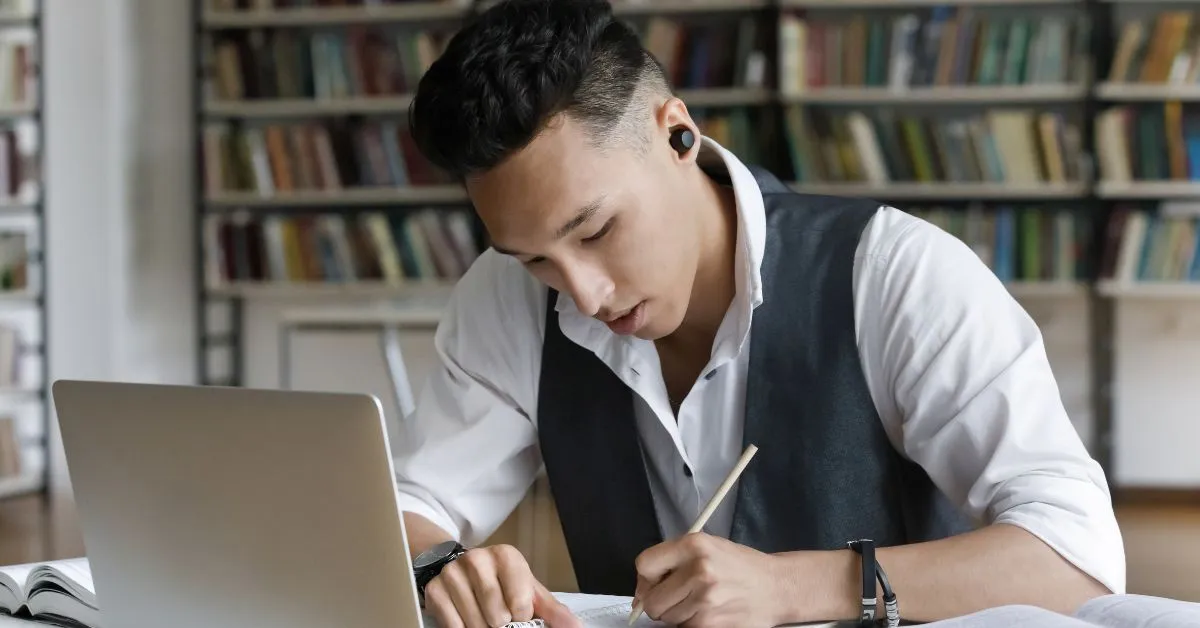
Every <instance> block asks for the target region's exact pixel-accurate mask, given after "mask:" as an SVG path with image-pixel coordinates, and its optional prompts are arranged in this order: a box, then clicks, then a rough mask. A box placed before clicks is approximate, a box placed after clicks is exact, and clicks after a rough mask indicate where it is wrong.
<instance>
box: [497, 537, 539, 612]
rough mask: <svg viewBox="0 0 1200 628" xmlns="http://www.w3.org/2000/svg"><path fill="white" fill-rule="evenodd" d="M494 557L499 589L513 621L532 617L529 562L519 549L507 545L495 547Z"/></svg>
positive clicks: (532, 581)
mask: <svg viewBox="0 0 1200 628" xmlns="http://www.w3.org/2000/svg"><path fill="white" fill-rule="evenodd" d="M495 558H496V575H497V577H498V578H499V579H500V590H501V593H502V594H503V595H504V604H505V606H507V607H508V610H509V612H510V613H512V619H513V621H529V620H531V619H533V586H534V578H533V573H532V572H530V571H529V563H527V562H526V561H525V557H524V556H522V555H521V552H520V551H519V550H517V549H516V548H515V547H512V546H509V545H505V546H500V547H497V548H496V550H495Z"/></svg>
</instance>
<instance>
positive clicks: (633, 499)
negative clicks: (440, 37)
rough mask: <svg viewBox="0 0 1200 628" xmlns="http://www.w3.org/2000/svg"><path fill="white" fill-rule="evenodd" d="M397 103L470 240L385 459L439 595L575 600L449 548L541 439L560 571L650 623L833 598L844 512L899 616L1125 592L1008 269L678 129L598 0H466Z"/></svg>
mask: <svg viewBox="0 0 1200 628" xmlns="http://www.w3.org/2000/svg"><path fill="white" fill-rule="evenodd" d="M411 125H412V129H413V132H414V134H415V136H416V140H417V142H418V144H419V146H420V148H421V150H422V151H423V152H424V154H425V155H427V156H428V157H429V158H430V159H431V160H432V161H433V162H434V163H436V164H437V165H439V166H440V167H442V168H445V169H446V170H448V171H450V172H453V173H454V174H456V175H458V176H459V177H461V179H462V181H463V182H464V183H465V185H466V189H467V191H468V193H469V195H470V198H471V201H472V202H473V204H474V206H475V208H476V210H477V211H478V213H479V215H480V217H481V218H482V221H483V223H484V224H485V226H486V228H487V231H488V234H489V236H490V238H491V240H492V242H493V247H492V248H491V249H489V250H488V251H487V252H485V253H484V254H483V255H482V257H481V258H480V259H479V260H478V261H477V262H476V263H475V264H474V265H473V267H472V268H471V269H470V272H469V273H467V275H466V276H465V277H464V278H463V279H462V281H461V283H460V284H459V286H458V287H457V289H456V290H455V293H454V295H453V298H452V300H451V302H450V304H449V306H448V309H447V311H446V314H445V317H444V319H443V321H442V324H441V325H440V327H439V329H438V332H437V336H436V346H437V350H438V357H439V358H440V364H439V367H438V369H437V370H436V372H435V373H434V374H433V377H432V380H431V381H430V382H429V383H428V385H427V386H426V387H425V389H424V393H423V395H422V396H421V398H420V400H419V405H418V408H417V410H416V412H415V413H414V414H413V415H412V416H410V417H408V418H407V421H406V424H405V431H406V434H405V438H404V439H403V440H402V442H400V443H399V447H400V448H401V451H400V452H399V453H398V456H397V461H396V465H397V466H396V468H397V472H398V475H399V480H400V487H401V489H400V493H401V494H400V499H401V503H402V508H403V510H404V511H405V520H406V522H407V525H408V533H409V537H408V538H409V542H410V544H411V547H412V551H413V554H414V556H417V564H418V567H419V571H420V573H419V577H418V579H419V581H420V582H421V583H422V584H421V586H422V590H423V594H424V596H425V600H426V605H427V607H428V608H429V609H430V610H431V612H432V613H433V614H434V615H435V616H436V617H437V619H438V620H439V622H441V625H443V626H449V627H453V626H467V627H472V628H473V627H476V626H500V625H503V624H504V623H505V622H507V621H509V620H514V619H516V620H520V619H528V618H529V617H531V616H534V615H536V616H540V617H543V618H546V619H548V620H549V623H551V624H552V625H554V626H555V627H556V628H558V627H560V626H571V625H576V623H575V622H574V621H573V618H572V617H571V616H570V613H568V612H566V611H565V609H563V608H562V607H561V606H560V605H558V604H557V603H556V602H555V601H554V600H553V598H552V597H551V596H550V595H549V594H548V593H547V592H546V589H545V587H544V586H543V585H541V584H540V583H538V582H537V581H536V580H535V579H534V577H533V576H532V575H531V572H530V569H529V566H528V565H527V563H526V562H525V560H524V558H523V557H522V556H521V555H520V554H519V553H518V552H516V551H514V550H513V549H512V548H507V547H497V548H490V547H474V546H475V545H477V544H478V543H480V542H481V541H482V540H483V539H485V538H486V537H488V536H489V535H490V534H491V533H492V532H493V531H494V530H495V529H496V528H497V527H498V526H499V524H500V523H501V522H502V521H503V520H504V519H505V517H506V516H508V515H509V514H510V512H511V511H512V510H513V509H514V507H515V506H516V505H517V503H518V502H519V501H520V499H521V498H522V496H523V495H524V493H525V491H526V489H527V488H528V487H529V486H530V484H531V482H533V480H534V478H535V476H536V475H537V474H538V473H539V471H540V470H542V468H543V466H544V469H545V471H546V473H547V474H548V478H549V481H550V485H551V488H552V491H553V495H554V498H555V503H556V505H557V507H558V510H559V515H560V518H561V520H562V522H563V529H564V533H565V536H566V539H567V542H568V545H569V549H570V553H571V558H572V562H573V565H574V567H575V569H576V573H577V577H578V581H579V583H580V586H581V588H582V589H583V590H584V591H590V592H597V593H612V594H627V595H632V594H636V597H637V599H638V600H639V601H640V602H642V603H643V604H644V606H645V609H646V612H647V614H648V615H649V616H650V617H652V618H656V619H662V620H664V621H666V622H669V623H672V624H680V625H684V626H696V627H702V626H740V627H757V626H764V627H765V626H774V625H778V624H783V623H787V622H800V621H809V620H825V619H839V618H854V617H856V616H857V615H858V612H859V607H860V604H861V599H860V598H861V596H862V594H861V575H860V572H859V571H858V570H859V569H860V566H859V565H860V563H859V557H858V556H857V554H855V553H854V552H852V551H850V550H848V549H846V547H847V542H848V541H851V540H854V539H860V538H869V539H872V540H873V541H874V542H875V543H876V544H877V545H878V546H879V547H880V549H879V550H878V553H877V556H878V560H879V563H880V565H882V566H883V568H884V569H885V570H886V574H887V576H888V578H889V579H890V582H891V584H892V586H893V588H894V589H895V592H896V594H897V596H898V602H899V605H900V609H901V612H902V614H903V616H904V617H905V618H906V619H912V620H918V621H920V620H933V619H937V618H943V617H949V616H955V615H961V614H965V613H968V612H972V611H975V610H978V609H982V608H986V607H992V606H997V605H1004V604H1013V603H1022V604H1033V605H1038V606H1043V607H1046V608H1050V609H1054V610H1059V611H1070V610H1072V609H1073V608H1074V607H1076V606H1077V605H1078V604H1080V603H1081V602H1082V601H1084V600H1086V599H1089V598H1091V597H1094V596H1096V595H1098V594H1103V593H1107V592H1110V591H1115V592H1121V591H1123V589H1124V586H1125V575H1124V555H1123V550H1122V542H1121V537H1120V533H1119V531H1118V528H1117V525H1116V522H1115V519H1114V516H1113V511H1112V508H1111V505H1110V500H1109V494H1108V489H1107V484H1106V482H1105V478H1104V477H1103V474H1102V472H1101V470H1100V468H1099V466H1098V465H1097V464H1096V463H1095V462H1094V461H1093V460H1092V459H1091V458H1090V457H1089V456H1088V454H1087V452H1086V450H1085V448H1084V447H1083V446H1082V444H1081V442H1080V440H1079V438H1078V436H1077V435H1076V433H1075V431H1074V430H1073V428H1072V425H1071V424H1070V422H1069V421H1068V418H1067V416H1066V414H1065V412H1064V409H1063V404H1062V402H1061V400H1060V398H1059V394H1058V390H1057V387H1056V383H1055V380H1054V377H1053V375H1052V374H1051V371H1050V367H1049V365H1048V363H1047V359H1046V355H1045V352H1044V349H1043V346H1042V340H1041V336H1040V334H1039V332H1038V329H1037V327H1036V326H1035V325H1034V323H1033V322H1032V321H1031V320H1030V318H1029V317H1028V316H1027V315H1026V313H1025V312H1024V311H1023V310H1022V309H1021V308H1020V307H1019V306H1018V305H1017V304H1016V303H1015V302H1014V301H1013V299H1012V298H1010V296H1009V294H1008V293H1007V292H1006V290H1005V288H1004V286H1003V285H1001V283H999V282H998V281H997V279H996V277H995V276H994V275H993V274H992V273H991V272H990V271H989V270H988V269H987V268H986V267H985V266H984V265H983V264H982V263H981V262H980V260H979V259H978V257H977V256H976V255H975V254H974V253H973V252H972V251H971V250H969V249H968V248H967V247H966V246H964V245H963V244H962V243H960V242H959V241H958V240H956V239H954V238H953V237H951V236H949V235H948V234H946V233H944V232H942V231H940V230H938V229H936V228H934V227H933V226H931V225H930V224H928V223H925V222H921V221H919V220H916V219H915V218H913V217H910V216H909V215H906V214H904V213H902V212H900V211H898V210H896V209H893V208H890V207H885V206H880V205H879V204H878V203H873V202H870V201H865V200H856V199H838V198H829V197H816V196H804V195H798V194H795V193H793V192H791V191H790V190H788V189H787V188H786V187H784V186H783V185H782V184H780V183H779V181H778V180H776V179H775V178H774V177H772V176H771V175H770V174H768V173H767V172H766V171H764V170H762V169H759V168H756V167H753V166H750V165H746V164H743V163H741V162H739V160H738V159H737V158H736V157H735V156H734V155H732V154H730V153H729V152H728V151H726V150H725V149H724V148H722V147H721V146H718V145H717V144H716V143H715V142H713V141H711V140H710V139H708V138H703V137H701V136H700V134H699V131H698V129H697V126H696V123H695V122H694V121H693V120H692V119H691V118H690V117H689V115H688V111H687V108H686V107H685V106H684V104H683V103H682V102H681V101H680V100H679V99H677V98H676V97H674V96H673V95H672V92H671V90H670V89H669V87H668V85H667V83H666V82H665V81H664V78H663V75H662V73H661V71H660V69H659V66H658V65H657V64H656V63H655V62H654V61H653V59H652V58H651V57H650V56H648V54H647V53H646V52H645V51H644V50H643V48H642V47H641V45H640V44H639V42H638V40H637V38H636V36H635V34H634V33H632V32H631V31H630V30H628V29H627V28H626V27H625V26H624V25H623V24H622V23H621V22H620V21H619V20H616V19H614V18H613V17H612V14H611V10H610V7H609V6H608V5H607V4H606V3H605V2H602V1H599V0H509V1H507V2H501V3H500V4H499V5H498V6H495V7H494V8H492V9H490V10H488V11H487V12H486V13H485V14H483V15H482V17H480V18H478V19H477V20H475V21H473V22H472V23H471V24H470V25H468V26H466V27H465V28H464V29H463V30H462V31H461V32H460V33H459V34H458V35H457V36H456V37H455V38H454V40H453V41H452V42H451V43H450V44H449V47H448V49H447V50H446V52H445V53H444V55H443V56H442V57H441V58H440V59H438V60H437V62H436V63H434V64H433V66H432V67H431V68H430V69H429V71H428V73H427V74H426V75H425V77H424V78H423V80H422V82H421V84H420V87H419V90H418V92H417V94H416V97H415V100H414V103H413V106H412V110H411ZM748 443H753V444H755V445H757V446H758V447H759V452H758V454H757V456H756V457H755V458H754V460H753V461H752V462H751V464H750V465H749V467H748V468H747V469H746V471H745V473H744V474H743V475H742V476H741V479H740V481H739V482H738V485H737V486H735V488H734V490H733V491H732V492H731V493H730V495H729V497H728V498H726V499H725V501H724V502H723V504H722V505H721V507H720V508H719V509H718V510H717V511H716V514H715V515H714V516H713V517H712V518H711V519H710V520H709V523H708V525H707V526H706V528H705V530H704V531H703V532H702V533H699V534H693V535H685V534H684V533H685V532H686V531H687V528H688V527H690V525H691V523H692V521H693V520H694V519H695V517H696V516H697V514H698V513H699V511H700V510H701V509H702V508H703V506H704V504H705V502H706V501H707V500H708V498H709V497H710V496H711V495H712V494H713V493H714V492H715V491H716V489H717V486H718V485H719V484H720V483H721V482H722V480H723V479H724V478H725V476H726V474H727V473H728V472H729V470H730V468H731V467H732V466H733V464H734V461H735V460H736V459H737V458H738V456H739V455H740V453H741V452H742V450H743V448H744V447H745V446H746V444H748ZM456 541H461V542H462V543H463V544H464V545H465V546H466V547H468V548H471V549H468V550H466V551H465V553H464V552H463V551H462V550H461V548H459V547H458V546H457V545H456V543H455V542H456ZM430 578H432V579H430ZM426 580H428V584H425V582H426Z"/></svg>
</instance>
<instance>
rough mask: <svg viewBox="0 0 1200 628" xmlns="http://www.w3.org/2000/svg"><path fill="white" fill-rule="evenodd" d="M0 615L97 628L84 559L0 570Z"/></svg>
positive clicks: (97, 617)
mask: <svg viewBox="0 0 1200 628" xmlns="http://www.w3.org/2000/svg"><path fill="white" fill-rule="evenodd" d="M0 612H3V613H6V614H8V615H12V616H14V617H22V618H26V619H33V620H35V621H40V622H44V623H47V624H52V625H60V626H70V627H72V628H98V627H99V626H100V612H99V611H98V610H97V609H96V587H95V586H94V585H93V584H92V573H91V570H90V569H89V568H88V562H87V559H86V558H73V559H70V560H61V561H51V562H45V563H31V564H25V565H11V566H7V567H0Z"/></svg>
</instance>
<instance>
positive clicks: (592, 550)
mask: <svg viewBox="0 0 1200 628" xmlns="http://www.w3.org/2000/svg"><path fill="white" fill-rule="evenodd" d="M752 171H753V172H754V175H755V177H756V178H757V179H758V183H759V186H760V187H761V188H762V191H763V200H764V202H765V208H766V218H767V231H766V236H767V237H766V247H765V251H764V256H763V261H762V267H761V268H762V270H761V274H762V282H763V303H762V304H761V305H760V306H759V307H758V308H757V309H756V310H755V312H754V316H753V324H752V327H751V332H750V333H751V338H750V365H749V369H750V372H749V378H748V381H747V387H746V400H745V426H744V429H743V432H744V443H743V446H744V445H745V444H749V443H753V444H754V445H756V446H758V448H759V451H758V453H757V454H756V455H755V457H754V460H752V461H751V463H750V465H749V466H748V467H747V468H746V470H745V472H744V473H743V474H742V477H741V479H740V481H739V485H738V491H737V495H736V497H735V496H734V495H729V496H727V497H726V499H736V502H735V509H734V519H733V529H732V534H731V540H733V541H735V542H737V543H741V544H743V545H747V546H750V547H754V548H757V549H759V550H761V551H764V552H783V551H792V550H807V549H841V548H845V546H846V541H848V540H851V539H857V538H872V539H874V540H875V541H876V543H878V544H879V545H882V546H887V545H898V544H904V543H911V542H917V541H923V540H932V539H937V538H944V537H946V536H950V535H953V534H957V533H959V532H963V531H967V530H969V529H971V527H972V524H971V523H970V522H969V521H968V520H967V519H966V518H965V517H963V516H962V515H961V514H959V513H958V511H957V510H956V509H955V508H954V507H953V505H951V504H950V503H949V502H948V501H947V500H946V499H945V497H944V496H943V495H942V494H941V493H940V492H939V491H938V489H937V488H936V487H935V486H934V485H933V483H932V482H931V481H930V479H929V477H928V476H927V475H926V474H925V472H924V471H923V470H922V469H921V468H920V467H919V466H917V465H916V464H914V463H912V462H911V461H908V460H907V459H905V458H903V457H902V456H901V455H900V454H899V453H898V452H897V451H896V450H895V449H894V448H893V447H892V445H891V442H890V441H889V440H888V438H887V435H886V433H885V432H884V430H883V426H882V425H881V423H880V418H879V415H878V414H877V413H876V410H875V406H874V404H873V403H872V401H871V396H870V393H869V391H868V389H867V383H866V379H865V378H864V375H863V370H862V365H861V363H860V361H859V355H858V344H857V342H856V337H855V332H854V303H853V289H852V287H853V279H852V277H853V275H852V273H853V264H854V255H855V251H856V249H857V246H858V242H859V237H860V235H861V234H862V232H863V229H864V228H865V226H866V224H867V222H868V221H869V220H870V218H871V216H872V215H873V214H874V213H875V211H876V210H877V209H878V207H879V203H876V202H873V201H867V200H858V199H844V198H834V197H825V196H810V195H801V194H796V193H794V192H792V191H791V190H789V189H788V188H787V187H785V186H784V185H783V184H781V183H780V182H779V181H778V180H777V179H776V178H775V177H773V176H771V175H770V174H768V173H767V172H765V171H763V170H761V169H758V168H753V169H752ZM555 297H556V293H554V292H553V291H552V292H551V293H550V295H549V299H548V302H547V308H546V333H545V341H544V344H543V349H542V371H541V379H540V384H539V386H540V389H539V394H538V410H537V424H538V435H539V439H540V446H541V452H542V457H543V459H544V461H545V465H546V472H547V477H548V479H549V483H550V488H551V493H552V495H553V498H554V501H555V504H556V505H557V508H558V514H559V518H560V520H561V521H562V526H563V533H564V535H565V538H566V541H567V546H568V550H569V552H570V556H571V561H572V564H573V566H574V568H575V574H576V578H577V581H578V583H579V586H580V590H581V591H583V592H587V593H607V594H615V595H632V594H633V589H634V586H635V584H636V578H635V572H634V566H633V565H634V559H635V558H636V557H637V555H638V554H639V553H640V552H641V551H642V550H644V549H646V548H647V547H650V546H651V545H654V544H656V543H659V542H661V541H662V540H663V538H662V533H661V531H660V528H659V525H658V519H657V515H656V514H655V511H654V505H653V502H652V499H651V494H650V488H649V483H648V480H647V475H646V470H645V466H644V463H643V459H642V451H641V445H640V439H639V438H638V434H637V429H636V426H635V421H634V414H633V408H634V400H633V393H632V391H631V390H630V389H629V388H628V387H627V386H625V384H624V383H623V382H621V380H620V379H619V378H618V377H617V376H616V375H615V374H613V372H612V371H611V370H610V369H609V368H608V366H606V365H605V364H604V363H603V362H602V361H601V360H600V359H599V358H597V357H596V356H595V355H594V354H593V353H592V352H591V351H589V350H587V349H584V348H582V347H580V346H579V345H577V344H575V343H574V342H572V341H571V340H569V339H567V338H566V337H565V336H564V335H563V334H562V331H561V330H560V329H559V326H558V316H557V313H556V312H555V309H554V305H555ZM701 498H702V501H707V500H708V498H709V496H708V495H703V496H701Z"/></svg>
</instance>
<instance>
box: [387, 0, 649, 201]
mask: <svg viewBox="0 0 1200 628" xmlns="http://www.w3.org/2000/svg"><path fill="white" fill-rule="evenodd" d="M655 94H663V95H669V94H670V87H669V85H668V82H667V80H666V78H665V75H664V73H663V70H662V67H661V66H660V65H659V63H658V62H657V61H656V60H655V59H654V57H653V56H652V55H651V54H650V53H649V52H648V51H646V49H645V48H644V47H643V46H642V43H641V41H640V39H639V38H638V36H637V33H635V32H634V31H633V30H632V29H630V28H629V26H628V25H626V24H625V23H623V22H622V21H620V20H619V19H616V18H615V17H614V16H613V13H612V6H611V5H610V4H609V3H608V2H607V1H605V0H502V2H500V3H499V4H497V5H495V6H493V7H491V8H489V9H488V10H487V11H485V12H483V13H482V14H481V15H480V16H478V17H477V18H476V19H474V20H473V21H471V22H470V23H468V24H467V25H465V26H464V27H463V29H462V30H461V31H459V32H458V33H457V34H456V35H455V36H454V37H453V38H452V39H451V41H450V42H449V44H448V45H447V47H446V50H445V52H444V53H443V54H442V55H441V56H440V57H439V58H438V59H437V60H436V61H435V62H434V63H433V64H432V65H431V66H430V68H429V70H428V71H427V72H426V73H425V75H424V76H423V77H422V78H421V82H420V84H419V85H418V88H417V93H416V95H415V97H414V99H413V102H412V105H411V106H410V109H409V127H410V130H411V132H412V135H413V139H414V141H415V142H416V145H417V147H418V148H419V149H420V151H421V153H422V154H423V155H424V156H425V157H426V158H427V159H428V160H429V161H430V162H432V163H433V164H434V165H435V166H437V167H438V168H441V169H442V170H444V171H446V172H447V173H449V174H450V175H451V176H454V177H455V178H457V179H460V180H462V179H465V178H466V177H468V176H470V175H472V174H475V173H478V172H484V171H487V170H489V169H491V168H493V167H495V166H496V165H498V164H499V163H500V162H502V161H503V160H504V159H505V158H507V157H508V156H509V155H511V154H512V153H514V152H516V151H517V150H520V149H521V148H523V147H525V146H526V145H528V144H529V143H530V142H532V141H533V139H534V138H536V137H537V135H538V134H539V133H540V132H541V131H542V130H543V129H544V128H545V127H546V125H547V124H548V123H549V122H550V121H551V119H553V118H554V117H555V116H557V115H559V114H565V115H567V116H569V117H570V118H571V119H573V120H574V121H577V122H579V123H581V124H582V125H583V127H584V129H586V131H587V132H588V133H589V135H590V136H591V138H592V143H593V145H594V146H598V147H603V146H608V145H610V143H611V142H613V141H614V140H628V141H631V142H633V143H634V145H635V146H639V147H644V146H645V145H646V142H647V141H648V138H646V137H645V133H644V132H643V130H642V128H641V124H642V122H641V120H642V118H641V117H640V116H637V115H627V114H632V113H636V112H638V111H640V110H643V108H642V107H640V106H642V105H645V104H647V103H648V97H649V96H651V95H655Z"/></svg>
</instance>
